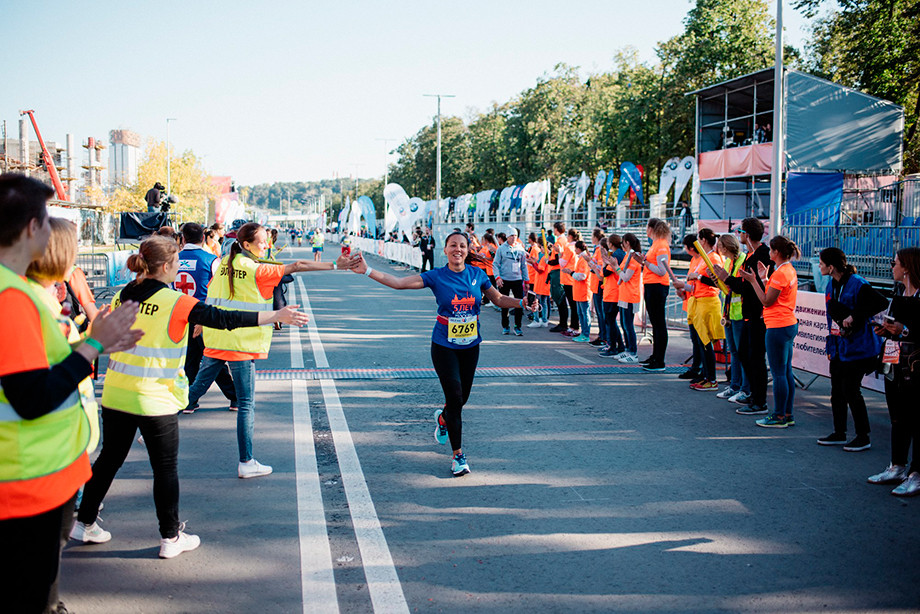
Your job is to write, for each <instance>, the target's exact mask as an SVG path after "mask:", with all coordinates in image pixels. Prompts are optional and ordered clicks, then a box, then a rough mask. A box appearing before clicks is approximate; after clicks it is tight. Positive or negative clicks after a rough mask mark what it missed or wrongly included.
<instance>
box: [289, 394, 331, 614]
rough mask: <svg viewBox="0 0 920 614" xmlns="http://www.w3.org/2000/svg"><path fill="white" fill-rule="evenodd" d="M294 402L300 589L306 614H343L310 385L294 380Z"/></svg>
mask: <svg viewBox="0 0 920 614" xmlns="http://www.w3.org/2000/svg"><path fill="white" fill-rule="evenodd" d="M291 393H292V396H293V401H294V468H295V475H296V477H297V480H296V483H297V526H298V531H299V533H300V586H301V597H302V599H303V612H304V614H313V613H316V614H323V613H325V612H332V613H336V612H338V611H339V601H338V595H337V594H336V589H335V576H334V574H333V573H332V551H331V550H330V547H329V535H328V533H327V532H326V510H325V509H324V507H323V495H322V492H321V490H320V485H319V469H318V468H317V465H316V448H315V447H314V445H313V419H312V416H311V415H310V398H309V396H308V395H307V382H306V381H304V380H293V381H291Z"/></svg>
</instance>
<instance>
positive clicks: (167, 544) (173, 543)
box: [160, 522, 201, 559]
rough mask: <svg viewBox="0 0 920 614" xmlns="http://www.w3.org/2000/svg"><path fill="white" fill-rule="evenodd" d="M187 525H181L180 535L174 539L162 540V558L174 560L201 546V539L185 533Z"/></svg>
mask: <svg viewBox="0 0 920 614" xmlns="http://www.w3.org/2000/svg"><path fill="white" fill-rule="evenodd" d="M184 528H185V523H184V522H183V523H182V524H180V525H179V533H178V535H176V536H175V537H173V538H172V539H167V538H163V539H161V540H160V558H161V559H173V558H176V557H177V556H179V555H180V554H182V553H183V552H189V551H190V550H194V549H195V548H197V547H198V546H200V545H201V538H200V537H198V536H197V535H192V534H190V533H186V532H185V531H183V529H184Z"/></svg>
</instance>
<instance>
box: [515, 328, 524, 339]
mask: <svg viewBox="0 0 920 614" xmlns="http://www.w3.org/2000/svg"><path fill="white" fill-rule="evenodd" d="M514 336H515V337H523V336H524V332H523V331H522V330H521V327H520V326H515V327H514Z"/></svg>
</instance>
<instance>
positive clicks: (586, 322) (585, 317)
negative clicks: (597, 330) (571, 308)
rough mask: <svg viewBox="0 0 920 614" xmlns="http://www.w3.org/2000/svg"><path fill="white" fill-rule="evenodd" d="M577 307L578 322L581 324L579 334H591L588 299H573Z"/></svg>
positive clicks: (587, 335) (586, 335) (588, 335)
mask: <svg viewBox="0 0 920 614" xmlns="http://www.w3.org/2000/svg"><path fill="white" fill-rule="evenodd" d="M575 306H576V307H578V322H579V324H581V334H582V335H584V336H585V337H590V336H591V316H590V310H589V309H588V301H575Z"/></svg>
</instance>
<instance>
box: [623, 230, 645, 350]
mask: <svg viewBox="0 0 920 614" xmlns="http://www.w3.org/2000/svg"><path fill="white" fill-rule="evenodd" d="M623 246H624V247H625V248H627V249H626V256H625V257H624V259H623V264H622V265H620V267H621V272H620V273H619V275H620V281H619V284H620V296H619V299H618V300H617V306H618V307H619V308H620V326H621V327H622V328H623V345H625V346H626V351H625V352H623V354H622V355H621V356H620V357H619V358H617V360H618V361H619V362H622V363H624V364H628V365H631V364H636V363H638V362H639V356H638V346H637V339H636V310H637V309H638V308H639V301H640V297H641V295H640V290H639V288H640V287H641V285H642V263H641V261H640V260H639V258H637V257H636V256H637V255H638V254H639V251H640V250H641V249H642V245H641V244H640V243H639V237H637V236H636V235H634V234H633V233H631V232H627V233H626V234H624V235H623Z"/></svg>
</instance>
